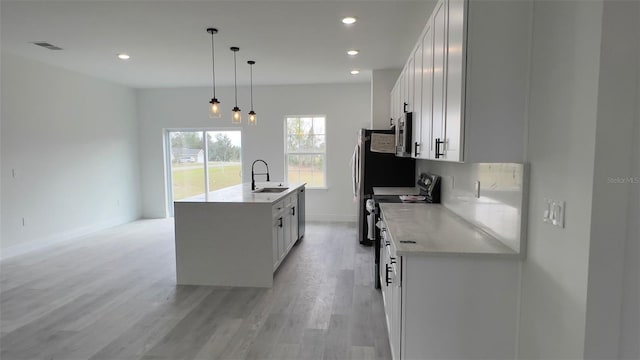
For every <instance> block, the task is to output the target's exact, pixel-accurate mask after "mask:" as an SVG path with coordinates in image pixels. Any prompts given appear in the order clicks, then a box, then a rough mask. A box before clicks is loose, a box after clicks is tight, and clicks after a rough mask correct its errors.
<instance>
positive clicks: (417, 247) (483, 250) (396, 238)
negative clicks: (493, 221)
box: [380, 203, 520, 257]
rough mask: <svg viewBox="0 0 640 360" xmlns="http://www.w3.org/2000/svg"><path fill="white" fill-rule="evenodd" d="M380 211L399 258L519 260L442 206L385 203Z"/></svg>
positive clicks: (511, 251)
mask: <svg viewBox="0 0 640 360" xmlns="http://www.w3.org/2000/svg"><path fill="white" fill-rule="evenodd" d="M380 210H381V212H382V216H383V219H384V221H385V223H386V225H387V231H388V233H389V235H391V240H392V241H393V244H394V245H395V247H396V253H397V254H398V255H404V256H406V255H492V256H504V257H519V256H520V254H519V253H517V252H515V251H514V250H512V249H511V248H510V247H508V246H506V245H504V244H503V243H502V242H500V241H499V240H498V239H495V238H493V237H491V236H489V235H488V234H486V233H484V232H483V231H481V230H480V229H478V228H477V227H475V226H473V225H472V224H470V223H468V222H467V221H465V220H464V219H462V218H460V217H459V216H457V215H456V214H454V213H453V212H451V211H450V210H448V209H447V208H445V207H444V206H442V205H440V204H395V203H382V204H380ZM404 241H415V244H413V243H404Z"/></svg>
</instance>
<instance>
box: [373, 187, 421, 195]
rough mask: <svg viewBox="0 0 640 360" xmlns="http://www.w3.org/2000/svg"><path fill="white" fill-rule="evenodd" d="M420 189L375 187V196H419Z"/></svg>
mask: <svg viewBox="0 0 640 360" xmlns="http://www.w3.org/2000/svg"><path fill="white" fill-rule="evenodd" d="M418 194H420V189H419V188H418V187H415V186H414V187H374V188H373V195H418Z"/></svg>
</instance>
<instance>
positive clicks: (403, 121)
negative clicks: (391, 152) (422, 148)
mask: <svg viewBox="0 0 640 360" xmlns="http://www.w3.org/2000/svg"><path fill="white" fill-rule="evenodd" d="M412 125H413V124H412V113H410V112H406V113H404V114H402V117H401V118H400V119H398V120H396V125H395V128H396V156H401V157H411V132H412V131H413V130H412Z"/></svg>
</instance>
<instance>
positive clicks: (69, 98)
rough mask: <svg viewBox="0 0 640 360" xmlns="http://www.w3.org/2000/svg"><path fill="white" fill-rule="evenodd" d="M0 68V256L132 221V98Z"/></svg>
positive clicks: (17, 64) (48, 74)
mask: <svg viewBox="0 0 640 360" xmlns="http://www.w3.org/2000/svg"><path fill="white" fill-rule="evenodd" d="M1 59H2V61H1V66H2V68H1V70H0V72H1V73H2V84H1V91H2V100H1V111H2V113H1V117H2V124H1V126H2V128H1V136H2V140H1V146H2V147H1V151H0V157H1V161H0V164H1V171H0V178H1V179H2V183H1V184H2V194H3V196H2V202H1V204H0V205H1V208H2V210H1V211H2V219H1V222H2V224H1V232H2V242H1V243H0V249H1V250H2V257H3V258H6V257H9V256H13V255H17V254H20V253H23V252H26V251H30V250H32V249H37V248H42V247H43V246H46V245H48V244H51V243H55V242H59V241H64V240H68V239H70V238H73V237H76V236H80V235H83V234H86V233H89V232H93V231H97V230H100V229H104V228H106V227H110V226H113V225H117V224H121V223H124V222H128V221H131V220H135V219H137V218H138V217H139V214H140V200H139V198H140V196H139V190H140V181H139V176H138V150H137V149H138V147H137V123H136V119H135V115H136V114H135V92H134V91H133V90H132V89H129V88H126V87H123V86H120V85H116V84H112V83H109V82H106V81H103V80H100V79H96V78H92V77H89V76H86V75H83V74H79V73H76V72H73V71H69V70H64V69H61V68H57V67H53V66H50V65H45V64H43V63H40V62H37V61H33V60H29V59H26V58H22V57H18V56H15V55H12V54H9V53H6V52H2V56H1Z"/></svg>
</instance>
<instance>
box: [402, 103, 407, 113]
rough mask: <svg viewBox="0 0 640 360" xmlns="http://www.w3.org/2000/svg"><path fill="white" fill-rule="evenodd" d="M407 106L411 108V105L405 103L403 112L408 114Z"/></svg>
mask: <svg viewBox="0 0 640 360" xmlns="http://www.w3.org/2000/svg"><path fill="white" fill-rule="evenodd" d="M407 106H409V104H407V103H403V105H402V112H403V113H406V112H407Z"/></svg>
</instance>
